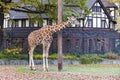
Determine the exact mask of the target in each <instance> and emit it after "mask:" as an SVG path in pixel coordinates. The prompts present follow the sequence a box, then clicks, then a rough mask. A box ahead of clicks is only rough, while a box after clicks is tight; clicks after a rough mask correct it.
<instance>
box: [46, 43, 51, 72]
mask: <svg viewBox="0 0 120 80" xmlns="http://www.w3.org/2000/svg"><path fill="white" fill-rule="evenodd" d="M50 44H51V43H49V44H48V45H47V47H46V70H47V71H48V55H49V48H50Z"/></svg>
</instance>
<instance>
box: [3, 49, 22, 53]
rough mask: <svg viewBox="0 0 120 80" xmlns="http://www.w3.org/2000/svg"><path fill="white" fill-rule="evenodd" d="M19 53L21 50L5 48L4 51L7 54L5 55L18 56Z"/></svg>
mask: <svg viewBox="0 0 120 80" xmlns="http://www.w3.org/2000/svg"><path fill="white" fill-rule="evenodd" d="M21 51H22V48H11V49H9V48H7V49H5V53H7V54H20V53H21Z"/></svg>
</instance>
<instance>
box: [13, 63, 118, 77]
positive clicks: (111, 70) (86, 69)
mask: <svg viewBox="0 0 120 80" xmlns="http://www.w3.org/2000/svg"><path fill="white" fill-rule="evenodd" d="M15 68H16V71H17V72H20V73H44V72H43V69H42V65H39V66H36V71H31V70H30V69H29V68H28V66H26V67H25V66H16V67H15ZM49 72H53V73H58V70H57V65H56V66H55V65H54V66H53V65H50V66H49ZM61 73H72V74H86V75H117V76H120V65H95V64H92V65H63V70H62V71H61Z"/></svg>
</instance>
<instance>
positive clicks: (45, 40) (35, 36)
mask: <svg viewBox="0 0 120 80" xmlns="http://www.w3.org/2000/svg"><path fill="white" fill-rule="evenodd" d="M75 22H78V21H77V19H76V18H75V17H70V18H68V20H67V21H66V22H62V23H59V24H56V25H45V26H43V27H42V28H40V29H38V30H35V31H33V32H31V33H30V34H29V35H28V44H29V67H30V69H31V70H34V69H35V66H34V60H33V51H34V49H35V47H36V46H37V45H40V44H42V46H43V69H44V71H48V55H49V48H50V45H51V43H52V40H53V34H54V33H55V32H58V31H60V30H62V29H64V28H65V27H66V25H68V24H69V23H75Z"/></svg>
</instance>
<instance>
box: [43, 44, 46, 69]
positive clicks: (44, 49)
mask: <svg viewBox="0 0 120 80" xmlns="http://www.w3.org/2000/svg"><path fill="white" fill-rule="evenodd" d="M45 54H46V46H45V45H43V70H44V71H46V55H45Z"/></svg>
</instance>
